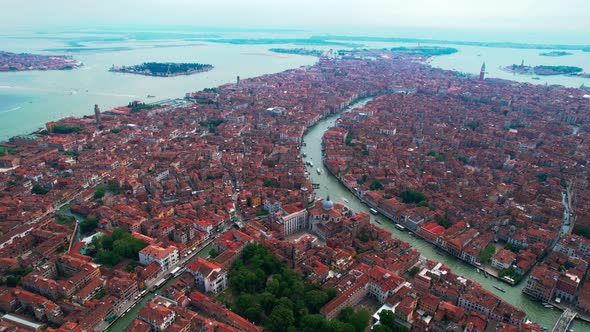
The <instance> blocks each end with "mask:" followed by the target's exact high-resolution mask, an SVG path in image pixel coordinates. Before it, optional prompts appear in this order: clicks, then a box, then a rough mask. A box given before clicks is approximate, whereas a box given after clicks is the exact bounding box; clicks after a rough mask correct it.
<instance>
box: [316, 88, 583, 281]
mask: <svg viewBox="0 0 590 332" xmlns="http://www.w3.org/2000/svg"><path fill="white" fill-rule="evenodd" d="M429 83H430V84H425V85H421V86H415V90H410V89H404V90H401V89H400V90H399V91H397V92H398V93H395V94H389V95H385V96H382V97H379V98H377V99H375V100H374V101H372V102H371V103H369V104H367V105H366V106H365V107H364V108H361V109H354V110H352V111H350V112H346V113H344V114H343V115H342V116H341V117H340V118H339V119H338V122H337V127H335V128H333V129H330V130H329V131H328V132H326V134H325V136H324V147H325V150H326V155H325V158H324V162H325V164H326V166H327V167H328V169H329V170H330V171H331V172H332V173H333V174H334V175H336V176H337V177H338V178H339V179H340V180H341V181H342V182H343V183H344V184H345V185H346V187H348V189H349V190H351V191H352V192H353V193H355V194H356V195H357V196H358V197H359V198H361V199H362V200H364V201H365V202H366V203H367V204H368V205H370V206H372V207H373V208H375V209H376V210H378V211H379V212H381V213H383V214H384V215H385V216H387V217H389V218H390V219H392V220H393V221H394V222H396V223H398V224H400V225H402V226H404V227H405V228H408V229H409V230H411V231H413V232H415V233H417V234H419V235H420V236H421V237H423V238H424V239H425V240H427V241H429V242H431V243H433V244H434V245H436V246H438V247H440V248H442V249H443V250H445V251H447V252H449V253H450V254H452V255H454V256H456V257H458V258H460V259H463V260H465V261H467V262H469V263H471V264H474V265H476V266H481V265H482V264H485V263H487V260H486V261H482V259H481V257H482V252H483V251H484V250H485V249H486V247H488V246H493V247H494V248H495V255H494V256H492V257H491V262H490V263H491V267H492V268H493V269H495V270H496V273H497V274H498V275H499V276H500V277H502V278H503V279H504V280H506V281H508V282H509V283H514V282H516V281H518V280H519V279H520V278H522V277H523V276H524V275H525V274H526V273H527V272H528V271H529V270H530V269H531V267H532V266H533V265H534V264H535V263H536V262H537V261H538V260H539V258H541V257H543V256H544V255H545V254H547V253H549V252H550V251H551V250H552V248H553V246H554V245H555V244H556V243H557V241H558V240H559V237H560V234H561V233H562V232H564V230H565V231H567V230H568V228H569V231H571V228H572V227H573V222H572V221H573V220H574V219H575V227H576V229H577V230H582V229H587V227H588V222H589V219H588V217H587V215H588V211H589V209H588V204H587V203H586V202H587V200H586V198H587V197H588V193H589V191H588V188H587V186H586V185H587V172H586V170H585V164H586V156H587V154H588V152H589V151H588V146H587V145H586V144H584V140H585V138H586V135H587V133H585V132H584V130H583V128H584V127H585V126H586V114H585V113H584V112H583V110H585V109H588V107H589V101H588V98H586V96H585V95H584V94H583V92H582V91H580V90H575V89H564V88H562V87H554V86H531V85H522V84H512V83H510V82H504V81H499V82H497V81H494V80H491V81H490V80H488V81H474V80H461V79H454V80H442V78H441V81H439V82H437V83H436V84H435V83H434V82H429ZM408 191H414V192H416V191H417V192H420V193H423V194H424V195H425V199H424V200H423V201H421V202H407V201H404V198H403V193H404V192H408ZM562 195H563V196H562ZM504 247H507V248H509V249H510V250H507V249H503V248H504ZM492 253H494V252H492ZM484 256H485V255H484Z"/></svg>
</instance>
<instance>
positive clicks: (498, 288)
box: [494, 285, 506, 293]
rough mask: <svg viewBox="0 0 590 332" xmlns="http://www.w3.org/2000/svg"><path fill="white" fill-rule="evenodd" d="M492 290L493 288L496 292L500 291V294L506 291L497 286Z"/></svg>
mask: <svg viewBox="0 0 590 332" xmlns="http://www.w3.org/2000/svg"><path fill="white" fill-rule="evenodd" d="M494 288H495V289H497V290H499V291H500V292H502V293H506V291H505V290H504V288H502V287H498V286H495V285H494Z"/></svg>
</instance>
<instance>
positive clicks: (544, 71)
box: [504, 63, 583, 76]
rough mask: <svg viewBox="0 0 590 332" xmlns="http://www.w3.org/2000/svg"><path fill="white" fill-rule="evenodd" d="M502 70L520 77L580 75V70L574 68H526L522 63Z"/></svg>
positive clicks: (543, 66) (541, 66)
mask: <svg viewBox="0 0 590 332" xmlns="http://www.w3.org/2000/svg"><path fill="white" fill-rule="evenodd" d="M504 70H506V71H509V72H511V73H515V74H521V75H540V76H553V75H579V74H580V73H582V70H583V69H582V68H580V67H575V66H547V65H539V66H534V67H533V66H528V65H525V64H524V63H521V64H520V65H517V64H513V65H512V66H507V67H504Z"/></svg>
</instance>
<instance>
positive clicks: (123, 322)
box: [108, 244, 213, 332]
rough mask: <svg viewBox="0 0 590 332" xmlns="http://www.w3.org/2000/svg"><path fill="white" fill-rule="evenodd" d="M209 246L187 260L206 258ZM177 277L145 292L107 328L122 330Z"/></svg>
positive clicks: (116, 331) (114, 331) (211, 245)
mask: <svg viewBox="0 0 590 332" xmlns="http://www.w3.org/2000/svg"><path fill="white" fill-rule="evenodd" d="M211 248H213V244H209V245H208V246H206V247H205V248H203V249H202V250H201V251H199V253H198V254H196V255H194V256H193V258H191V259H190V260H189V262H192V261H193V260H195V259H197V257H203V258H206V257H207V256H209V250H211ZM187 264H188V262H187ZM178 278H180V276H178V277H175V278H172V279H169V280H168V281H167V282H166V283H165V284H164V286H162V287H160V289H158V290H156V291H155V292H154V293H151V292H150V293H147V295H146V296H144V297H143V299H141V301H139V302H137V304H136V305H135V307H133V308H131V310H129V312H128V313H126V314H125V315H123V316H121V318H119V319H117V320H116V321H115V322H114V323H113V325H111V326H110V327H109V328H108V330H109V331H113V332H119V331H124V330H125V328H126V327H127V326H129V324H131V322H132V321H133V320H134V319H135V318H136V317H137V313H138V312H139V310H141V308H143V306H144V305H146V303H148V302H149V301H150V300H151V299H152V298H153V297H154V296H155V295H156V294H158V293H159V292H160V290H161V289H164V288H166V287H168V286H170V285H172V284H173V283H175V282H176V280H178Z"/></svg>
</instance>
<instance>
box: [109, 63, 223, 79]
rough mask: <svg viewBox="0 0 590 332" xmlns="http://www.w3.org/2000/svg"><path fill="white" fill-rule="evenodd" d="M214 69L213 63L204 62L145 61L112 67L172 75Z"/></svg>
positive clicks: (117, 70) (114, 69) (134, 72)
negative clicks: (138, 63)
mask: <svg viewBox="0 0 590 332" xmlns="http://www.w3.org/2000/svg"><path fill="white" fill-rule="evenodd" d="M211 69H213V65H209V64H202V63H173V62H144V63H142V64H140V65H135V66H121V67H118V66H115V65H113V67H111V69H110V71H111V72H116V73H129V74H138V75H146V76H159V77H171V76H180V75H192V74H196V73H202V72H205V71H209V70H211Z"/></svg>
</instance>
